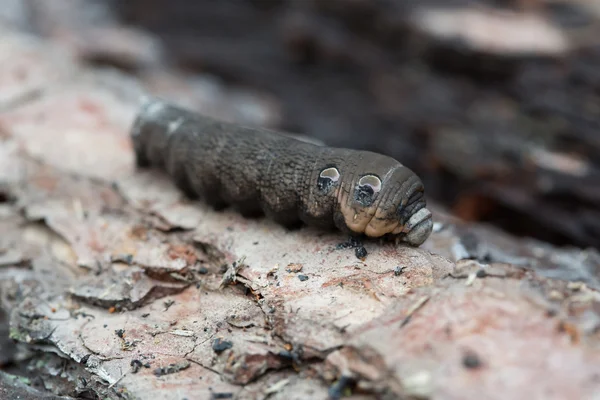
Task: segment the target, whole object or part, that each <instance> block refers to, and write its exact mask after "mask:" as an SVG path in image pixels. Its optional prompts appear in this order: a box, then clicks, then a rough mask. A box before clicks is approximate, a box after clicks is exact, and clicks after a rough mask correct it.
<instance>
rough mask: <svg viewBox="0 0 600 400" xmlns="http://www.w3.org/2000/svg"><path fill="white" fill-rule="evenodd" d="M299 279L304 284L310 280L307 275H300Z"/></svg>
mask: <svg viewBox="0 0 600 400" xmlns="http://www.w3.org/2000/svg"><path fill="white" fill-rule="evenodd" d="M298 279H300V280H301V281H302V282H304V281H307V280H308V276H306V275H302V274H301V275H298Z"/></svg>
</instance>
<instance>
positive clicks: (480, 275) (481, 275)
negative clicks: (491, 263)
mask: <svg viewBox="0 0 600 400" xmlns="http://www.w3.org/2000/svg"><path fill="white" fill-rule="evenodd" d="M475 275H476V276H477V277H478V278H485V277H486V276H487V272H486V271H485V269H480V270H478V271H477V273H476V274H475Z"/></svg>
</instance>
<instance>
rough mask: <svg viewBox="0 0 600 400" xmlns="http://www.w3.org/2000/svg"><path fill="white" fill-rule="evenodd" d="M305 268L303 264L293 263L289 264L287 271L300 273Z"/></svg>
mask: <svg viewBox="0 0 600 400" xmlns="http://www.w3.org/2000/svg"><path fill="white" fill-rule="evenodd" d="M303 267H304V265H302V264H298V263H291V264H288V266H287V268H286V271H287V272H300V271H302V268H303Z"/></svg>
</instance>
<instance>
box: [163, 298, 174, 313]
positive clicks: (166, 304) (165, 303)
mask: <svg viewBox="0 0 600 400" xmlns="http://www.w3.org/2000/svg"><path fill="white" fill-rule="evenodd" d="M173 304H175V300H167V301H165V302H164V303H163V305H164V306H165V311H167V310H168V309H169V308H171V306H172V305H173Z"/></svg>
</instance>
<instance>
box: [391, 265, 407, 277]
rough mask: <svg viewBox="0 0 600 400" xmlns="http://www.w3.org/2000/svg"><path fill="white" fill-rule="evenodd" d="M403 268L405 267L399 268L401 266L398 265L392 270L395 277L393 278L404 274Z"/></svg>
mask: <svg viewBox="0 0 600 400" xmlns="http://www.w3.org/2000/svg"><path fill="white" fill-rule="evenodd" d="M405 268H406V267H401V266H399V265H398V266H397V267H396V268H394V275H395V276H400V275H402V273H403V272H404V269H405Z"/></svg>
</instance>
